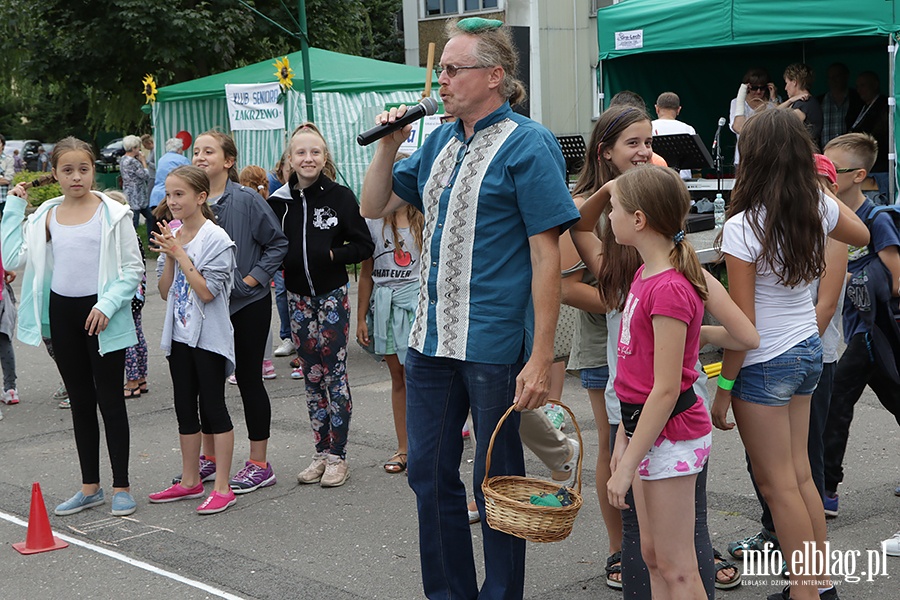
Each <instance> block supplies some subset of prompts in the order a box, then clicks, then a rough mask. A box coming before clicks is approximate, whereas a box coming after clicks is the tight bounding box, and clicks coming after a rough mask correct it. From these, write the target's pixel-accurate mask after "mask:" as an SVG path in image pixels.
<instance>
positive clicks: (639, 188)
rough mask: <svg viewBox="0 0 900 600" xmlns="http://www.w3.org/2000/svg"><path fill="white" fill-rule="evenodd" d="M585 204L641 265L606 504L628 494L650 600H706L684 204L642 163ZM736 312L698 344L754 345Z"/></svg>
mask: <svg viewBox="0 0 900 600" xmlns="http://www.w3.org/2000/svg"><path fill="white" fill-rule="evenodd" d="M591 202H600V203H606V202H610V203H611V206H612V210H611V212H610V215H609V220H610V225H611V227H612V231H613V233H614V234H615V238H616V242H618V243H619V244H622V245H627V246H634V248H635V249H636V250H637V251H638V252H639V253H640V255H641V259H642V260H643V262H644V265H643V266H641V267H640V268H639V269H638V271H637V274H636V275H635V277H634V281H633V282H632V286H631V290H630V292H629V294H628V298H627V300H626V302H625V307H624V310H623V316H622V326H621V330H620V334H619V343H618V371H617V374H616V380H615V389H616V394H617V396H618V397H619V400H620V402H621V404H622V427H620V428H619V430H618V433H617V438H616V446H615V450H614V451H613V456H612V461H611V468H612V477H611V478H610V480H609V482H608V483H607V493H608V496H609V501H610V504H611V505H612V506H614V507H617V508H620V509H625V508H628V506H627V504H626V503H625V495H626V492H627V491H628V489H629V487H633V492H634V498H635V505H636V506H635V507H636V509H637V514H638V522H639V526H640V531H641V553H642V555H643V558H644V560H645V562H646V563H647V567H648V569H649V573H650V582H651V586H652V591H653V596H654V597H657V596H659V597H661V598H669V597H672V598H681V597H685V598H686V597H704V596H705V595H706V594H705V592H704V588H703V582H702V581H701V579H700V576H699V573H698V566H697V557H696V554H695V552H694V551H693V547H694V545H693V535H694V486H695V480H696V477H697V473H699V472H700V471H701V470H702V469H703V467H704V465H705V464H706V461H707V457H708V456H709V450H710V440H711V425H710V420H709V415H708V414H707V412H706V408H705V407H704V405H703V402H702V400H700V399H698V398H697V396H696V395H694V394H693V392H692V390H691V385H692V384H693V382H694V380H695V379H696V377H697V373H696V371H695V368H694V367H695V365H696V363H697V357H698V352H699V348H700V337H701V321H702V318H703V302H704V301H705V300H706V299H707V297H708V291H707V282H706V279H705V277H704V274H703V271H702V269H701V267H700V263H699V261H698V260H697V256H696V254H695V253H694V250H693V248H692V247H691V246H690V244H689V243H688V242H686V241H684V230H683V223H684V219H685V216H686V215H687V212H688V209H689V208H690V197H689V195H688V192H687V189H686V188H685V187H684V184H683V183H682V182H681V180H680V179H679V177H678V175H677V174H676V173H675V172H674V171H671V170H669V169H665V168H661V167H656V166H642V167H640V168H636V169H631V170H629V171H627V172H625V173H623V174H622V175H620V176H619V177H618V178H617V179H615V180H614V181H611V182H609V183H608V184H606V185H604V186H603V188H601V190H600V191H598V192H597V193H596V194H595V195H594V196H593V197H592V198H590V199H589V200H588V203H591ZM730 314H732V315H733V314H735V311H730ZM737 315H738V317H737V318H731V319H729V320H728V322H727V323H726V325H728V327H729V328H730V329H728V330H726V329H725V328H723V327H717V328H711V329H709V330H706V331H704V332H703V333H704V339H705V340H707V341H713V342H714V343H717V344H719V345H723V346H725V347H729V348H744V347H753V346H755V345H756V344H757V343H758V336H757V335H756V332H755V330H754V328H753V326H752V324H751V323H750V321H749V319H747V318H746V317H744V316H743V315H740V312H739V311H737ZM648 373H652V377H647V374H648ZM688 548H690V551H687V549H688Z"/></svg>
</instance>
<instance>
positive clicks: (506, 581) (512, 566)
mask: <svg viewBox="0 0 900 600" xmlns="http://www.w3.org/2000/svg"><path fill="white" fill-rule="evenodd" d="M405 366H406V431H407V434H408V436H409V464H408V466H407V473H408V475H409V486H410V487H411V488H412V490H413V491H414V492H415V494H416V505H417V509H418V514H419V551H420V555H421V563H422V583H423V586H424V591H425V596H426V597H428V598H432V599H434V598H439V599H442V600H443V599H450V598H453V599H466V598H471V599H474V598H479V599H482V600H488V599H490V600H494V599H510V600H512V599H519V598H522V597H523V595H524V593H525V590H524V588H525V540H523V539H520V538H517V537H513V536H511V535H507V534H505V533H500V532H499V531H495V530H493V529H491V528H490V527H488V525H487V522H486V520H485V518H484V494H483V493H482V491H481V483H482V480H483V479H484V467H485V457H486V455H487V450H488V442H489V441H490V438H491V434H492V433H493V432H494V428H495V427H496V425H497V422H498V421H499V420H500V417H502V416H503V413H504V412H505V411H506V409H507V408H509V406H510V404H512V400H513V396H514V394H515V389H516V376H517V375H518V374H519V371H521V369H522V363H521V362H516V363H514V364H510V365H493V364H484V363H475V362H466V361H460V360H455V359H450V358H437V357H431V356H425V355H423V354H421V353H419V352H417V351H416V350H413V349H412V348H410V349H409V353H408V354H407V356H406V365H405ZM470 409H471V411H472V421H473V423H474V429H475V431H474V433H475V439H476V445H475V473H474V475H473V479H474V481H473V486H472V487H473V488H474V490H475V502H476V504H477V505H478V512H479V513H481V533H482V538H483V544H484V566H485V580H484V585H483V586H482V588H481V591H480V593H479V590H478V583H477V581H476V576H475V559H474V555H473V552H472V533H471V526H470V525H469V520H468V515H467V513H466V486H465V485H464V484H463V482H462V480H461V479H460V477H459V462H460V459H461V458H462V452H463V439H462V436H461V435H460V433H459V432H460V431H461V430H462V426H463V424H464V423H465V421H466V416H467V414H468V412H469V410H470ZM524 474H525V458H524V454H523V452H522V442H521V440H520V439H519V413H517V412H514V413H512V414H511V415H510V416H509V418H507V419H506V421H505V422H504V424H503V427H502V428H501V429H500V432H499V433H498V435H497V439H496V441H495V442H494V449H493V452H492V454H491V475H524Z"/></svg>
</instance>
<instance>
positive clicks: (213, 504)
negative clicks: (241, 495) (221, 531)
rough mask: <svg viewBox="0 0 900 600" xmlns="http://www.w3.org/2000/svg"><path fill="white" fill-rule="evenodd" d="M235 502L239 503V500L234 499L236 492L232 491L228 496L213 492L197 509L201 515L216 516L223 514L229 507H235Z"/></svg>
mask: <svg viewBox="0 0 900 600" xmlns="http://www.w3.org/2000/svg"><path fill="white" fill-rule="evenodd" d="M235 502H237V498H235V497H234V492H232V491H231V490H229V491H228V493H227V494H220V493H219V492H217V491H215V490H213V492H212V494H210V495H209V498H207V499H206V500H204V501H203V504H201V505H200V506H198V507H197V512H198V513H199V514H201V515H214V514H216V513H220V512H222V511H223V510H225V509H226V508H228V507H229V506H233V505H234V503H235Z"/></svg>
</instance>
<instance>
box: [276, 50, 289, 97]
mask: <svg viewBox="0 0 900 600" xmlns="http://www.w3.org/2000/svg"><path fill="white" fill-rule="evenodd" d="M273 64H274V65H275V68H276V69H278V70H277V71H275V76H276V77H278V83H280V84H281V89H282V90H284V91H287V89H288V88H292V87H294V81H293V79H294V70H293V69H292V68H291V62H290V61H289V60H288V57H287V56H285V57H284V58H282V59H280V60H279V59H275V62H274V63H273Z"/></svg>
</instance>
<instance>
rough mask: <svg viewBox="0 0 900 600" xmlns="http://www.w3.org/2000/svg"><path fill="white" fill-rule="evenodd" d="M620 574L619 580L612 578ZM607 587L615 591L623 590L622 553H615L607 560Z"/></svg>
mask: <svg viewBox="0 0 900 600" xmlns="http://www.w3.org/2000/svg"><path fill="white" fill-rule="evenodd" d="M615 574H618V575H619V578H618V579H613V578H612V576H613V575H615ZM606 585H607V586H609V587H611V588H612V589H614V590H621V589H622V551H621V550H619V551H618V552H613V553H612V554H610V555H609V558H607V559H606Z"/></svg>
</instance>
